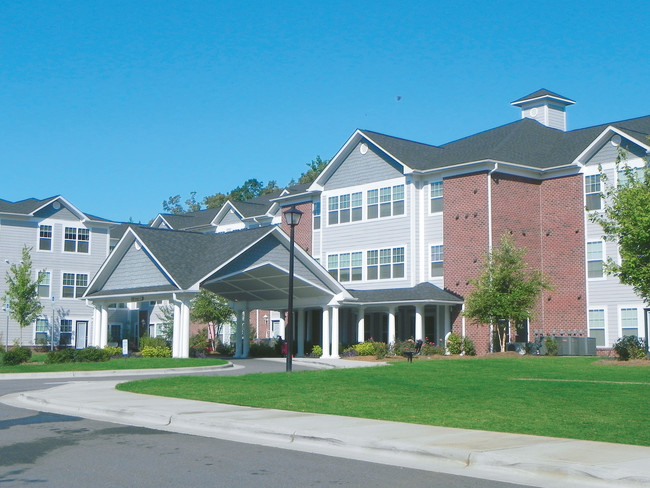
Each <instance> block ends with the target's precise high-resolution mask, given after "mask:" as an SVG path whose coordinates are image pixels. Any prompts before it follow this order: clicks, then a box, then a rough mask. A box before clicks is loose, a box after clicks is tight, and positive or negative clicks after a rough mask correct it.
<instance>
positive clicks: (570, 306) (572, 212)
mask: <svg viewBox="0 0 650 488" xmlns="http://www.w3.org/2000/svg"><path fill="white" fill-rule="evenodd" d="M491 178H492V181H491V183H492V188H491V191H492V239H493V241H492V244H493V247H496V246H498V245H499V242H500V239H501V236H502V235H503V234H504V233H511V235H512V236H513V238H514V241H515V244H516V245H517V246H519V247H525V248H526V249H527V254H526V256H525V259H526V262H527V263H528V264H529V265H530V267H531V269H538V270H542V272H544V273H545V274H546V275H547V276H548V277H549V278H550V280H551V281H552V283H553V286H554V289H553V290H552V291H548V292H544V293H543V294H542V296H541V298H540V300H539V303H538V305H537V307H536V309H535V312H534V317H533V318H532V319H531V321H530V327H529V340H534V332H535V331H540V332H542V333H543V334H544V335H548V334H553V333H554V332H557V333H559V332H560V331H562V330H563V331H569V330H575V329H577V330H579V331H580V332H581V333H582V335H586V332H587V319H586V311H585V308H586V307H585V296H586V282H585V259H584V252H585V249H584V246H585V244H584V235H583V234H584V231H583V229H584V211H583V195H582V191H583V190H582V179H581V176H580V175H575V176H568V177H563V178H555V179H551V180H544V181H537V180H532V179H527V178H521V177H515V176H510V175H504V174H499V173H495V174H493V175H492V177H491ZM487 182H488V174H487V173H480V174H472V175H465V176H458V177H454V178H448V179H445V201H444V217H443V218H444V243H445V269H444V274H445V286H446V288H447V289H448V290H450V291H452V292H454V293H457V294H459V295H461V296H467V294H468V293H469V292H470V291H471V289H472V286H471V284H470V283H469V280H471V279H474V278H476V277H477V276H478V275H479V273H480V272H481V269H482V266H483V263H484V260H485V256H486V253H487V252H488V185H487ZM452 327H453V331H454V332H456V333H460V332H461V327H462V316H458V317H456V318H455V319H454V321H453V326H452ZM465 332H466V334H467V335H468V336H469V337H470V338H471V339H472V340H474V342H475V344H476V348H477V352H478V353H479V354H484V353H487V352H488V351H489V344H490V334H489V327H488V326H487V325H480V324H473V323H472V322H471V321H469V320H466V327H465Z"/></svg>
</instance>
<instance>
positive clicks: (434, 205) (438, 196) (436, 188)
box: [431, 181, 442, 213]
mask: <svg viewBox="0 0 650 488" xmlns="http://www.w3.org/2000/svg"><path fill="white" fill-rule="evenodd" d="M437 212H442V181H434V182H433V183H431V213H437Z"/></svg>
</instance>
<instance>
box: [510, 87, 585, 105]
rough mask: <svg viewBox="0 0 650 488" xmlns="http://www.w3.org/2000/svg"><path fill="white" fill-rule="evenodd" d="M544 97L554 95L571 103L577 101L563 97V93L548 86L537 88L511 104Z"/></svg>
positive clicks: (553, 96)
mask: <svg viewBox="0 0 650 488" xmlns="http://www.w3.org/2000/svg"><path fill="white" fill-rule="evenodd" d="M542 97H552V98H557V99H561V100H566V101H567V102H570V103H569V105H570V104H573V103H575V101H573V100H571V99H570V98H567V97H563V96H562V95H558V94H557V93H553V92H552V91H550V90H547V89H546V88H542V89H541V90H537V91H535V92H533V93H529V94H528V95H526V96H525V97H521V98H519V99H518V100H515V101H514V102H511V105H519V104H522V103H524V102H527V101H529V100H535V99H537V98H542Z"/></svg>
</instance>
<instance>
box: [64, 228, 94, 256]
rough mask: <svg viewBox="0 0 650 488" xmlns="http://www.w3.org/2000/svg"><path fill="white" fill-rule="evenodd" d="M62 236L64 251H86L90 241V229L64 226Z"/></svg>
mask: <svg viewBox="0 0 650 488" xmlns="http://www.w3.org/2000/svg"><path fill="white" fill-rule="evenodd" d="M64 237H65V240H64V242H63V250H64V251H66V252H81V253H88V250H89V249H88V245H89V243H90V231H89V230H88V229H77V228H75V227H66V228H65V232H64Z"/></svg>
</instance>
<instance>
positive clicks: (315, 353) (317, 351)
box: [310, 345, 323, 358]
mask: <svg viewBox="0 0 650 488" xmlns="http://www.w3.org/2000/svg"><path fill="white" fill-rule="evenodd" d="M322 355H323V348H322V347H320V346H318V345H314V347H312V348H311V354H310V356H311V357H313V358H319V357H321V356H322Z"/></svg>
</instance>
